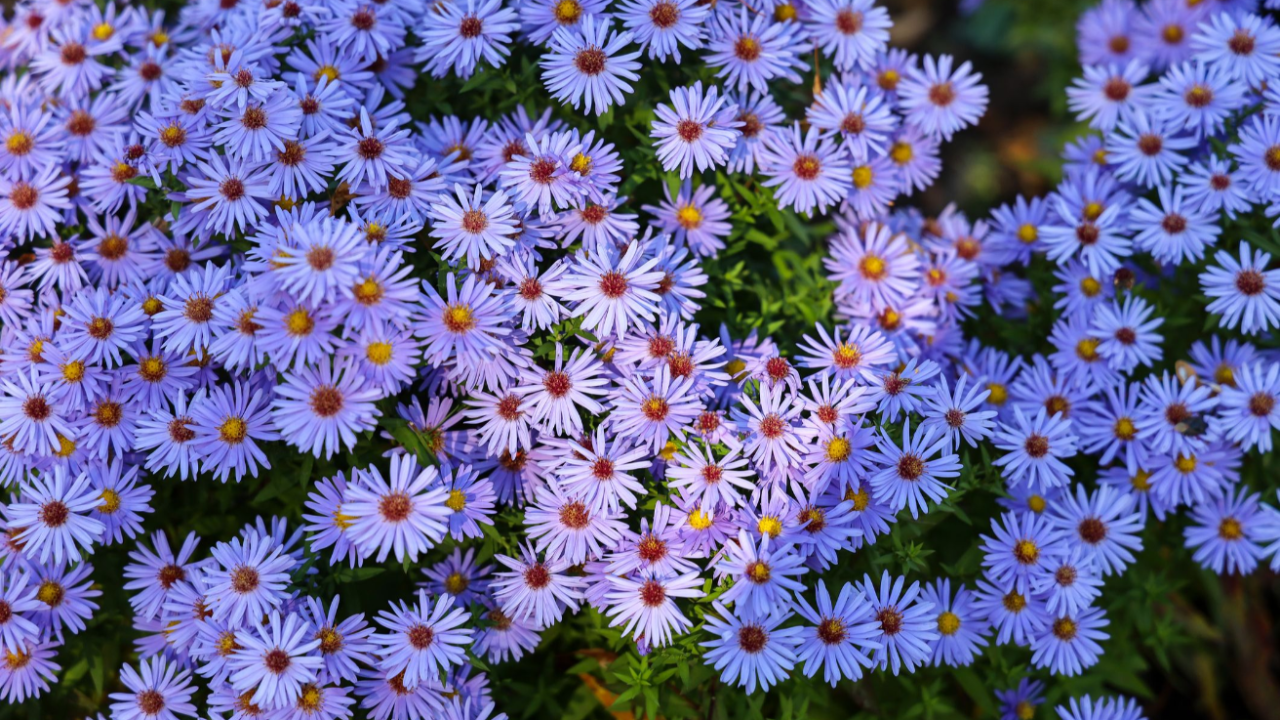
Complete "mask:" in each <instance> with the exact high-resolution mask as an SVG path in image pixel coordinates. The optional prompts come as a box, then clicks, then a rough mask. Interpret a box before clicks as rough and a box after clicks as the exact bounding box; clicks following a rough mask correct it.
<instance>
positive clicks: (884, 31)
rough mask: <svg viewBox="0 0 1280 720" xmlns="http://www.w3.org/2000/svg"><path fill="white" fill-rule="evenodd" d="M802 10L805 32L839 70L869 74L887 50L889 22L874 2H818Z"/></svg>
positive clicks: (823, 0)
mask: <svg viewBox="0 0 1280 720" xmlns="http://www.w3.org/2000/svg"><path fill="white" fill-rule="evenodd" d="M806 10H807V11H808V12H807V13H806V15H805V18H804V25H805V30H806V31H807V32H808V34H809V36H810V38H811V39H812V41H813V44H814V45H815V46H817V47H818V48H820V49H821V50H822V52H823V54H824V55H826V56H828V57H830V58H832V59H833V61H834V62H835V66H836V67H837V68H839V69H840V70H844V71H845V72H848V71H851V70H853V69H855V68H859V69H862V70H870V69H871V68H872V66H873V65H874V64H875V60H876V56H877V55H878V54H880V53H882V52H884V51H885V50H886V49H887V46H888V43H889V28H890V27H892V26H893V21H892V20H890V19H889V11H888V10H886V9H885V8H882V7H876V6H875V5H874V0H819V1H818V2H815V3H811V4H810V5H809V6H808V7H807V8H806Z"/></svg>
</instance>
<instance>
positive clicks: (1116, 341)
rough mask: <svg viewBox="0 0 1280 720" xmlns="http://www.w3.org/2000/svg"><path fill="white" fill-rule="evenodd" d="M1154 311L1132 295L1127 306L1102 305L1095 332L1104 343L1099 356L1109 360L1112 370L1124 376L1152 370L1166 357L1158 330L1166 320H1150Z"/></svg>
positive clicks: (1126, 299)
mask: <svg viewBox="0 0 1280 720" xmlns="http://www.w3.org/2000/svg"><path fill="white" fill-rule="evenodd" d="M1154 311H1155V308H1153V307H1151V305H1150V304H1148V303H1147V301H1146V300H1143V299H1142V298H1141V297H1138V296H1137V295H1129V296H1128V297H1126V298H1125V299H1124V302H1123V303H1121V302H1119V301H1113V302H1112V303H1111V304H1110V305H1099V306H1098V307H1097V309H1095V310H1094V313H1093V327H1092V330H1093V332H1094V333H1096V335H1095V336H1096V337H1098V338H1100V339H1101V342H1100V343H1099V344H1098V347H1097V352H1098V354H1099V355H1101V356H1102V357H1104V358H1106V359H1107V364H1109V365H1110V366H1111V367H1112V368H1113V369H1116V370H1119V371H1120V372H1123V373H1130V372H1133V370H1134V369H1135V368H1137V367H1138V366H1139V365H1146V366H1147V367H1150V366H1151V364H1152V363H1153V362H1157V361H1159V360H1161V359H1162V358H1163V357H1164V352H1163V351H1162V350H1161V349H1160V343H1161V342H1162V341H1163V340H1164V337H1163V336H1161V335H1160V334H1159V333H1157V332H1156V328H1158V327H1160V326H1161V325H1163V324H1164V318H1162V317H1156V318H1155V319H1152V318H1151V314H1152V313H1153V312H1154Z"/></svg>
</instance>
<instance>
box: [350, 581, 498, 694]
mask: <svg viewBox="0 0 1280 720" xmlns="http://www.w3.org/2000/svg"><path fill="white" fill-rule="evenodd" d="M377 620H378V624H379V625H381V626H382V627H384V628H386V630H387V632H385V633H375V634H374V635H373V638H372V639H373V642H374V643H376V644H377V645H380V646H381V648H382V651H381V653H380V662H379V665H380V666H381V667H384V668H386V669H387V671H388V672H393V673H396V674H399V673H404V678H403V682H405V683H407V684H409V685H417V684H418V683H419V682H421V681H423V680H427V679H434V678H437V677H439V674H440V673H441V672H448V671H449V669H450V668H452V667H454V666H457V665H459V664H461V663H464V662H466V654H465V652H464V651H463V648H462V647H458V646H460V645H469V644H470V643H471V634H472V632H473V631H472V629H471V628H469V627H461V626H462V624H463V623H464V622H467V621H468V620H470V613H468V612H467V611H466V610H463V609H462V608H458V607H455V606H454V604H453V598H451V597H449V596H448V595H441V596H440V597H438V598H436V600H435V603H434V606H433V605H432V603H431V602H429V601H428V599H427V592H426V591H425V590H418V604H417V605H416V606H413V605H409V604H407V603H404V602H401V603H400V604H399V605H398V606H397V605H396V604H395V603H392V605H391V610H390V611H387V610H383V611H382V612H380V613H378V618H377Z"/></svg>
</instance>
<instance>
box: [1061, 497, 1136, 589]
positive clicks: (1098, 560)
mask: <svg viewBox="0 0 1280 720" xmlns="http://www.w3.org/2000/svg"><path fill="white" fill-rule="evenodd" d="M1051 522H1052V524H1053V526H1054V527H1056V528H1058V529H1059V530H1060V531H1061V532H1062V534H1063V535H1064V536H1065V540H1066V542H1067V544H1068V545H1069V546H1071V547H1075V548H1079V549H1080V550H1081V552H1082V557H1083V558H1084V559H1085V560H1087V561H1089V562H1091V563H1092V564H1093V565H1094V567H1096V568H1098V569H1099V570H1100V571H1101V572H1102V574H1103V575H1110V574H1111V573H1113V572H1120V571H1121V570H1123V569H1124V567H1125V566H1126V565H1128V564H1129V563H1131V562H1133V560H1134V556H1133V552H1134V551H1140V550H1141V549H1142V539H1141V538H1140V537H1138V533H1139V532H1141V531H1142V526H1143V524H1144V522H1143V518H1142V515H1141V514H1139V513H1137V512H1136V511H1135V508H1133V506H1132V499H1131V498H1130V497H1129V496H1127V495H1122V494H1120V493H1117V492H1116V491H1115V489H1114V488H1111V487H1101V488H1099V489H1098V490H1097V491H1095V492H1094V493H1093V494H1092V496H1090V495H1089V494H1088V493H1086V492H1085V489H1084V487H1083V486H1081V485H1077V486H1076V493H1075V497H1072V496H1071V495H1070V494H1068V495H1066V496H1064V497H1063V498H1062V499H1061V500H1059V501H1058V503H1056V504H1055V505H1054V510H1053V513H1052V517H1051Z"/></svg>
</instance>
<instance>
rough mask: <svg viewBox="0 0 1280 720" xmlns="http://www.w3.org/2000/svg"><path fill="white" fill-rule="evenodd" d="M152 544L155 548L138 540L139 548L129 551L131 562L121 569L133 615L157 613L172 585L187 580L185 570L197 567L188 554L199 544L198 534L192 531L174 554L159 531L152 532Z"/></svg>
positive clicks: (143, 615)
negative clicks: (129, 592)
mask: <svg viewBox="0 0 1280 720" xmlns="http://www.w3.org/2000/svg"><path fill="white" fill-rule="evenodd" d="M151 544H152V546H153V547H154V548H155V549H154V550H152V549H151V548H148V547H147V546H146V545H143V544H142V543H141V542H139V543H138V549H137V550H135V551H134V552H131V553H129V559H130V560H131V561H132V562H131V563H129V564H128V565H126V566H125V569H124V577H125V578H126V579H127V580H128V582H126V583H125V584H124V589H125V590H129V591H131V594H130V596H129V604H130V605H131V606H132V607H133V611H134V613H135V614H137V615H138V616H140V617H143V618H146V619H150V618H154V617H156V616H157V615H158V614H159V612H160V610H161V608H162V606H163V605H164V603H165V601H166V599H167V598H168V596H169V592H170V591H171V590H172V589H173V586H174V585H175V584H177V583H179V582H182V581H185V580H187V579H188V573H189V572H191V571H192V570H193V569H195V568H196V567H197V566H198V563H193V562H191V556H192V554H194V553H195V550H196V547H197V546H198V545H199V544H200V537H199V536H198V535H196V534H195V533H194V532H191V533H188V534H187V537H186V539H185V540H184V541H183V543H182V547H181V548H179V550H178V552H177V554H174V552H173V550H172V549H171V547H170V545H169V538H168V536H167V535H165V533H164V532H163V531H161V530H157V531H156V532H154V533H152V535H151Z"/></svg>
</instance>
